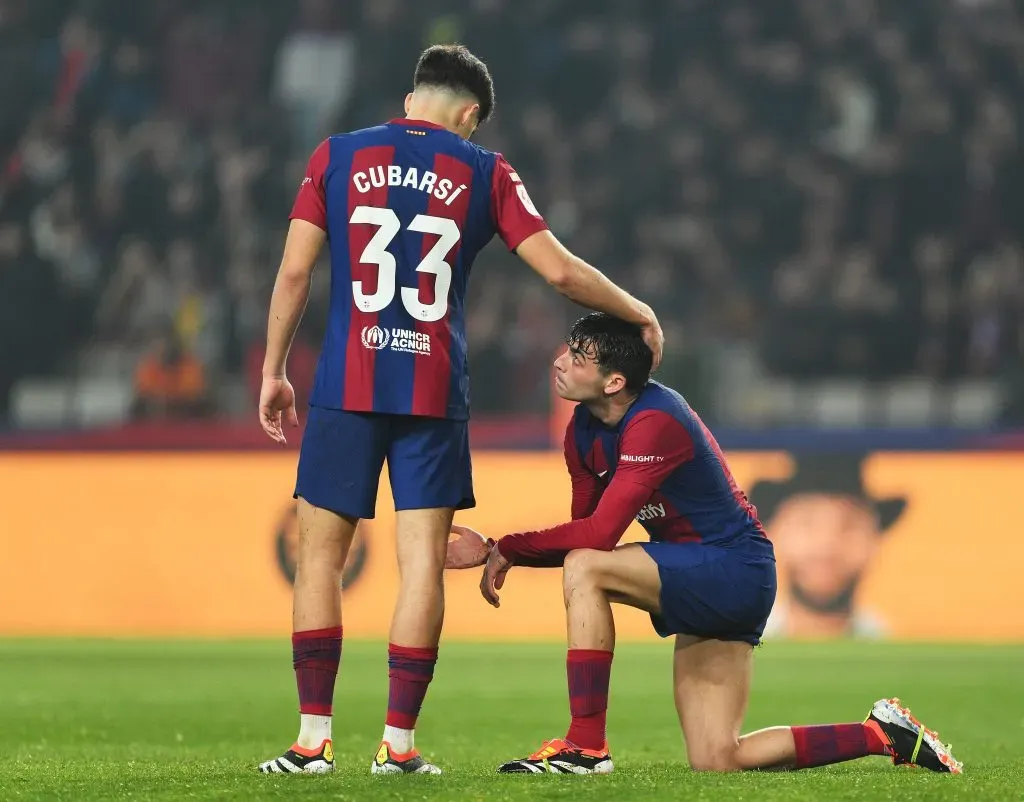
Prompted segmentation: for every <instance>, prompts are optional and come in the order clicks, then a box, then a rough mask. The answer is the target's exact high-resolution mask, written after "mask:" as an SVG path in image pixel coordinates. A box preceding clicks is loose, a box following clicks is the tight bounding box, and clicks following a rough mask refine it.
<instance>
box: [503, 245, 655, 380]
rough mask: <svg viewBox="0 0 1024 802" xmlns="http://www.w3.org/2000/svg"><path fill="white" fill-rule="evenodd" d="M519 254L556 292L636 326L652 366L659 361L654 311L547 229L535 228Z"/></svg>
mask: <svg viewBox="0 0 1024 802" xmlns="http://www.w3.org/2000/svg"><path fill="white" fill-rule="evenodd" d="M516 253H517V254H518V255H519V257H520V258H521V259H522V260H523V261H524V262H526V264H528V265H529V266H530V267H531V268H532V269H533V270H535V271H536V272H537V273H538V274H540V276H541V277H543V278H544V280H545V281H547V282H548V284H550V285H551V286H552V287H554V288H555V289H556V290H558V292H560V293H561V294H562V295H564V296H565V297H566V298H568V299H569V300H571V301H575V302H576V303H578V304H579V305H580V306H585V307H587V308H588V309H594V310H596V311H598V312H605V313H606V314H609V315H612V316H613V317H617V318H619V319H620V320H625V321H626V322H628V323H633V324H634V325H637V326H640V328H641V330H642V332H643V338H644V342H646V343H647V345H648V347H650V349H651V352H652V353H653V355H654V365H653V366H654V368H657V367H658V364H659V363H660V362H661V353H662V350H663V348H664V345H665V335H664V334H663V333H662V331H661V324H660V323H659V322H658V318H657V316H656V315H655V314H654V310H653V309H651V307H650V306H648V305H647V304H645V303H644V302H643V301H640V300H638V299H636V298H634V297H633V296H632V295H630V294H629V293H628V292H626V291H625V290H623V289H622V288H621V287H619V286H618V285H617V284H615V283H614V282H613V281H611V280H609V279H608V277H607V276H605V275H604V273H602V272H601V271H600V270H598V269H597V268H596V267H593V266H592V265H590V264H588V263H587V262H585V261H584V260H583V259H580V258H579V257H578V256H576V255H575V254H573V253H572V252H571V251H570V250H569V249H568V248H566V247H565V246H564V245H562V243H561V242H559V241H558V238H557V237H555V236H554V234H552V233H551V232H550V231H538V232H537V233H536V234H533V235H531V236H530V237H527V238H526V239H525V240H524V241H523V242H522V243H521V244H520V245H519V247H518V248H517V249H516Z"/></svg>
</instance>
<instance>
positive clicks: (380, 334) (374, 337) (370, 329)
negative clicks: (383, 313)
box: [362, 326, 391, 351]
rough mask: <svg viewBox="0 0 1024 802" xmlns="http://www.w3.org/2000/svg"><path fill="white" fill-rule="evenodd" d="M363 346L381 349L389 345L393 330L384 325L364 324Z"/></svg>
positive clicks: (376, 349)
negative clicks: (390, 330)
mask: <svg viewBox="0 0 1024 802" xmlns="http://www.w3.org/2000/svg"><path fill="white" fill-rule="evenodd" d="M362 339H363V347H364V348H372V349H373V350H375V351H379V350H381V349H382V348H387V347H388V342H389V341H390V340H391V332H389V331H388V330H387V329H386V328H384V327H383V326H363V336H362Z"/></svg>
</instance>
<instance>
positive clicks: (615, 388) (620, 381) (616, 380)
mask: <svg viewBox="0 0 1024 802" xmlns="http://www.w3.org/2000/svg"><path fill="white" fill-rule="evenodd" d="M625 389H626V377H625V376H623V375H622V374H621V373H611V374H609V375H608V378H607V380H605V383H604V391H605V393H606V394H607V395H615V394H616V393H617V392H619V391H620V390H625Z"/></svg>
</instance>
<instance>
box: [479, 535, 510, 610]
mask: <svg viewBox="0 0 1024 802" xmlns="http://www.w3.org/2000/svg"><path fill="white" fill-rule="evenodd" d="M511 567H512V563H510V562H509V561H508V560H506V559H505V558H504V557H502V556H501V552H500V551H498V547H497V546H495V547H494V548H492V549H491V553H490V555H488V557H487V565H486V566H484V575H483V577H481V579H480V593H482V594H483V597H484V598H485V599H486V600H487V603H488V604H489V605H491V606H492V607H501V600H500V599H499V598H498V591H499V590H501V588H502V585H504V584H505V574H507V573H508V569H509V568H511Z"/></svg>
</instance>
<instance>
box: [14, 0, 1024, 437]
mask: <svg viewBox="0 0 1024 802" xmlns="http://www.w3.org/2000/svg"><path fill="white" fill-rule="evenodd" d="M451 41H460V42H463V43H465V44H467V45H468V46H469V47H470V48H472V49H473V50H474V51H475V52H477V54H478V55H480V56H481V57H482V58H483V59H484V60H486V61H487V63H488V64H489V66H490V68H491V70H492V72H493V74H494V79H495V84H496V90H497V97H498V105H497V113H496V116H495V118H494V120H493V121H492V122H490V123H489V124H488V125H486V126H485V127H484V129H482V130H481V132H480V133H479V135H478V141H479V142H480V143H481V144H483V145H485V146H486V147H490V148H492V149H496V150H500V151H502V152H503V153H505V155H506V156H507V158H508V159H509V160H510V161H511V163H512V164H513V165H514V166H515V167H516V169H517V170H518V171H519V172H520V174H521V175H522V176H523V177H524V180H525V181H526V182H527V184H528V186H529V188H530V192H531V194H532V196H533V199H534V201H535V202H536V203H537V205H538V207H539V208H540V209H541V211H542V213H544V214H545V216H546V217H547V219H548V221H549V223H550V225H551V227H552V229H553V230H554V231H555V232H556V233H557V234H558V235H559V236H560V237H561V238H563V240H564V241H565V242H566V243H567V245H568V246H569V247H570V248H572V249H573V250H574V251H576V252H577V253H579V254H580V255H581V256H583V257H585V258H586V259H588V260H589V261H591V262H592V263H594V264H595V265H597V266H598V267H600V268H601V269H602V270H604V271H605V272H607V273H608V275H610V276H611V277H612V278H614V279H615V280H616V281H619V282H621V283H622V284H623V285H624V286H626V287H627V288H629V289H630V290H632V291H633V292H635V293H637V294H638V295H640V296H641V297H643V298H645V299H647V300H649V301H651V302H652V304H653V305H654V306H655V308H656V310H657V311H658V313H659V315H660V316H661V319H662V321H663V323H664V325H665V330H666V335H667V338H668V351H667V353H666V364H665V366H664V368H663V370H662V373H661V378H663V379H664V380H665V381H667V382H669V383H672V384H674V385H675V386H677V387H678V388H680V389H681V390H682V391H683V392H684V393H685V394H687V395H688V396H689V397H690V398H691V401H692V402H693V403H694V404H695V406H697V407H698V408H699V409H700V410H701V411H702V413H703V414H704V415H705V417H707V418H708V419H709V420H712V421H716V422H726V423H732V424H741V425H748V426H772V425H784V424H792V423H802V424H804V425H808V424H809V425H818V424H820V425H875V426H889V425H891V426H897V425H915V426H917V425H947V424H953V425H962V426H967V425H971V426H990V425H993V424H1003V425H1014V424H1021V423H1024V151H1022V148H1021V145H1022V132H1024V12H1022V11H1021V8H1020V6H1019V4H1018V3H1016V2H1014V0H934V2H922V1H921V0H884V2H883V1H882V0H775V2H771V3H764V2H758V0H728V1H725V0H654V1H652V2H636V0H601V1H600V2H597V1H596V0H572V2H569V1H565V2H559V3H554V2H549V0H419V2H415V3H410V2H401V0H346V2H337V1H336V0H273V1H271V0H145V1H144V2H138V0H135V2H129V1H128V0H88V1H87V2H72V1H71V0H0V420H3V421H4V424H3V425H6V426H8V427H15V428H17V427H55V426H79V425H95V424H100V423H110V422H117V421H120V420H125V419H129V418H153V417H158V418H164V417H218V418H219V417H222V416H225V415H228V416H232V415H234V416H239V417H240V418H245V417H247V416H248V417H251V416H252V415H253V409H254V403H255V395H256V392H257V390H258V381H259V369H260V365H261V362H262V349H263V337H264V334H265V314H266V308H267V303H268V300H269V296H270V290H271V287H272V284H273V280H274V275H275V271H276V268H277V264H278V260H279V258H280V249H281V245H282V242H283V235H284V231H285V229H286V227H287V216H288V212H289V210H290V206H291V202H292V200H293V198H294V194H295V191H296V189H297V187H298V184H299V181H300V180H301V176H302V173H303V167H304V165H305V162H306V159H307V158H308V156H309V153H310V152H311V150H312V149H313V148H314V147H315V145H316V144H317V142H319V141H320V140H321V139H323V138H324V137H325V136H327V135H328V134H330V133H332V132H336V131H342V130H351V129H355V128H360V127H364V126H367V125H372V124H376V123H379V122H382V121H384V120H387V119H390V118H393V117H398V116H401V114H402V99H403V97H404V95H405V93H406V92H407V91H408V90H409V88H410V84H411V79H412V70H413V66H414V64H415V61H416V58H417V56H418V54H419V52H420V50H421V49H422V48H423V47H425V46H427V45H429V44H432V43H435V42H451ZM327 267H328V266H327V264H326V262H325V264H324V265H323V269H321V270H319V271H318V276H317V281H316V283H315V290H314V298H313V301H312V303H311V307H310V309H309V310H308V311H307V315H306V321H305V323H304V324H303V328H302V331H301V333H300V338H299V342H298V343H297V344H296V349H295V351H294V353H293V357H292V362H291V368H290V372H291V374H292V377H293V379H294V380H295V382H296V385H297V386H298V388H299V389H300V391H302V390H304V388H305V386H308V384H309V382H310V381H311V378H312V371H313V368H314V366H315V360H316V356H317V349H318V346H319V340H320V334H321V328H322V325H323V323H324V319H325V312H326V308H325V304H326V296H327V292H326V291H327V286H328V282H327V280H328V272H329V271H328V270H327ZM475 273H476V275H475V276H474V280H473V281H472V282H471V287H472V293H471V299H470V315H469V328H470V331H469V340H470V346H471V359H472V362H471V369H472V376H473V379H472V381H473V390H472V392H473V400H474V409H475V411H476V412H478V413H481V414H488V413H495V414H498V413H502V414H513V413H523V412H543V411H544V410H546V409H547V407H548V404H549V403H550V401H549V396H550V390H549V375H550V374H549V364H550V359H551V357H552V356H553V354H554V351H555V348H556V347H557V345H558V343H559V342H560V339H561V338H562V336H563V334H564V330H565V327H566V325H567V323H568V322H569V321H570V320H571V319H572V316H573V315H574V314H575V313H576V310H574V309H572V308H571V307H570V306H569V305H567V304H565V303H563V302H561V301H560V299H558V297H557V296H556V295H555V293H553V292H552V291H550V290H549V289H548V288H547V287H546V286H544V285H543V282H541V281H540V280H539V279H537V278H536V277H535V276H534V275H533V274H532V273H531V272H530V271H529V270H528V268H526V267H525V266H524V265H522V264H521V263H519V262H518V261H517V260H516V259H515V258H514V257H512V256H510V255H508V254H506V253H504V251H503V249H502V248H501V245H500V243H496V244H494V245H492V246H491V248H489V249H488V250H487V251H486V252H485V253H484V254H483V255H482V256H481V258H480V259H479V261H478V262H477V266H476V268H475Z"/></svg>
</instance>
